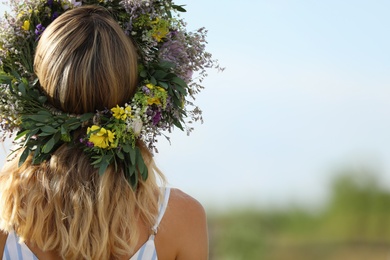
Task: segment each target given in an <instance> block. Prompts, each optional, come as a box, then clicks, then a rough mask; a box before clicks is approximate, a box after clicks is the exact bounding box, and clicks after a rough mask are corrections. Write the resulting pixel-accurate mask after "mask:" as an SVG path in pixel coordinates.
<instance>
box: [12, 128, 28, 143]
mask: <svg viewBox="0 0 390 260" xmlns="http://www.w3.org/2000/svg"><path fill="white" fill-rule="evenodd" d="M29 131H30V130H25V131H23V132H20V133H18V134H17V135H16V137H15V141H16V140H18V139H20V138H22V137H23V136H25V135H26V134H27V133H28V132H29Z"/></svg>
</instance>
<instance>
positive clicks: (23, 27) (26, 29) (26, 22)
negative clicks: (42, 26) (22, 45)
mask: <svg viewBox="0 0 390 260" xmlns="http://www.w3.org/2000/svg"><path fill="white" fill-rule="evenodd" d="M22 29H23V30H25V31H28V30H30V21H29V20H26V21H24V23H23V26H22Z"/></svg>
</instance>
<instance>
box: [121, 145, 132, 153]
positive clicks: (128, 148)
mask: <svg viewBox="0 0 390 260" xmlns="http://www.w3.org/2000/svg"><path fill="white" fill-rule="evenodd" d="M122 149H123V151H124V152H125V153H130V150H131V149H133V148H132V147H131V145H129V144H123V145H122Z"/></svg>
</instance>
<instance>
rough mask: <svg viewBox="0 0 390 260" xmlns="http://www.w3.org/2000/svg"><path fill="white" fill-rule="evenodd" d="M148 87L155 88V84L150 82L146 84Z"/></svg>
mask: <svg viewBox="0 0 390 260" xmlns="http://www.w3.org/2000/svg"><path fill="white" fill-rule="evenodd" d="M146 87H147V88H148V89H154V85H153V84H151V83H149V84H146Z"/></svg>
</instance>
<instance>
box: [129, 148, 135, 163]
mask: <svg viewBox="0 0 390 260" xmlns="http://www.w3.org/2000/svg"><path fill="white" fill-rule="evenodd" d="M129 154H130V163H131V165H133V166H135V164H136V161H135V159H136V156H137V154H136V151H135V150H134V149H133V148H132V149H130V152H129Z"/></svg>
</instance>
